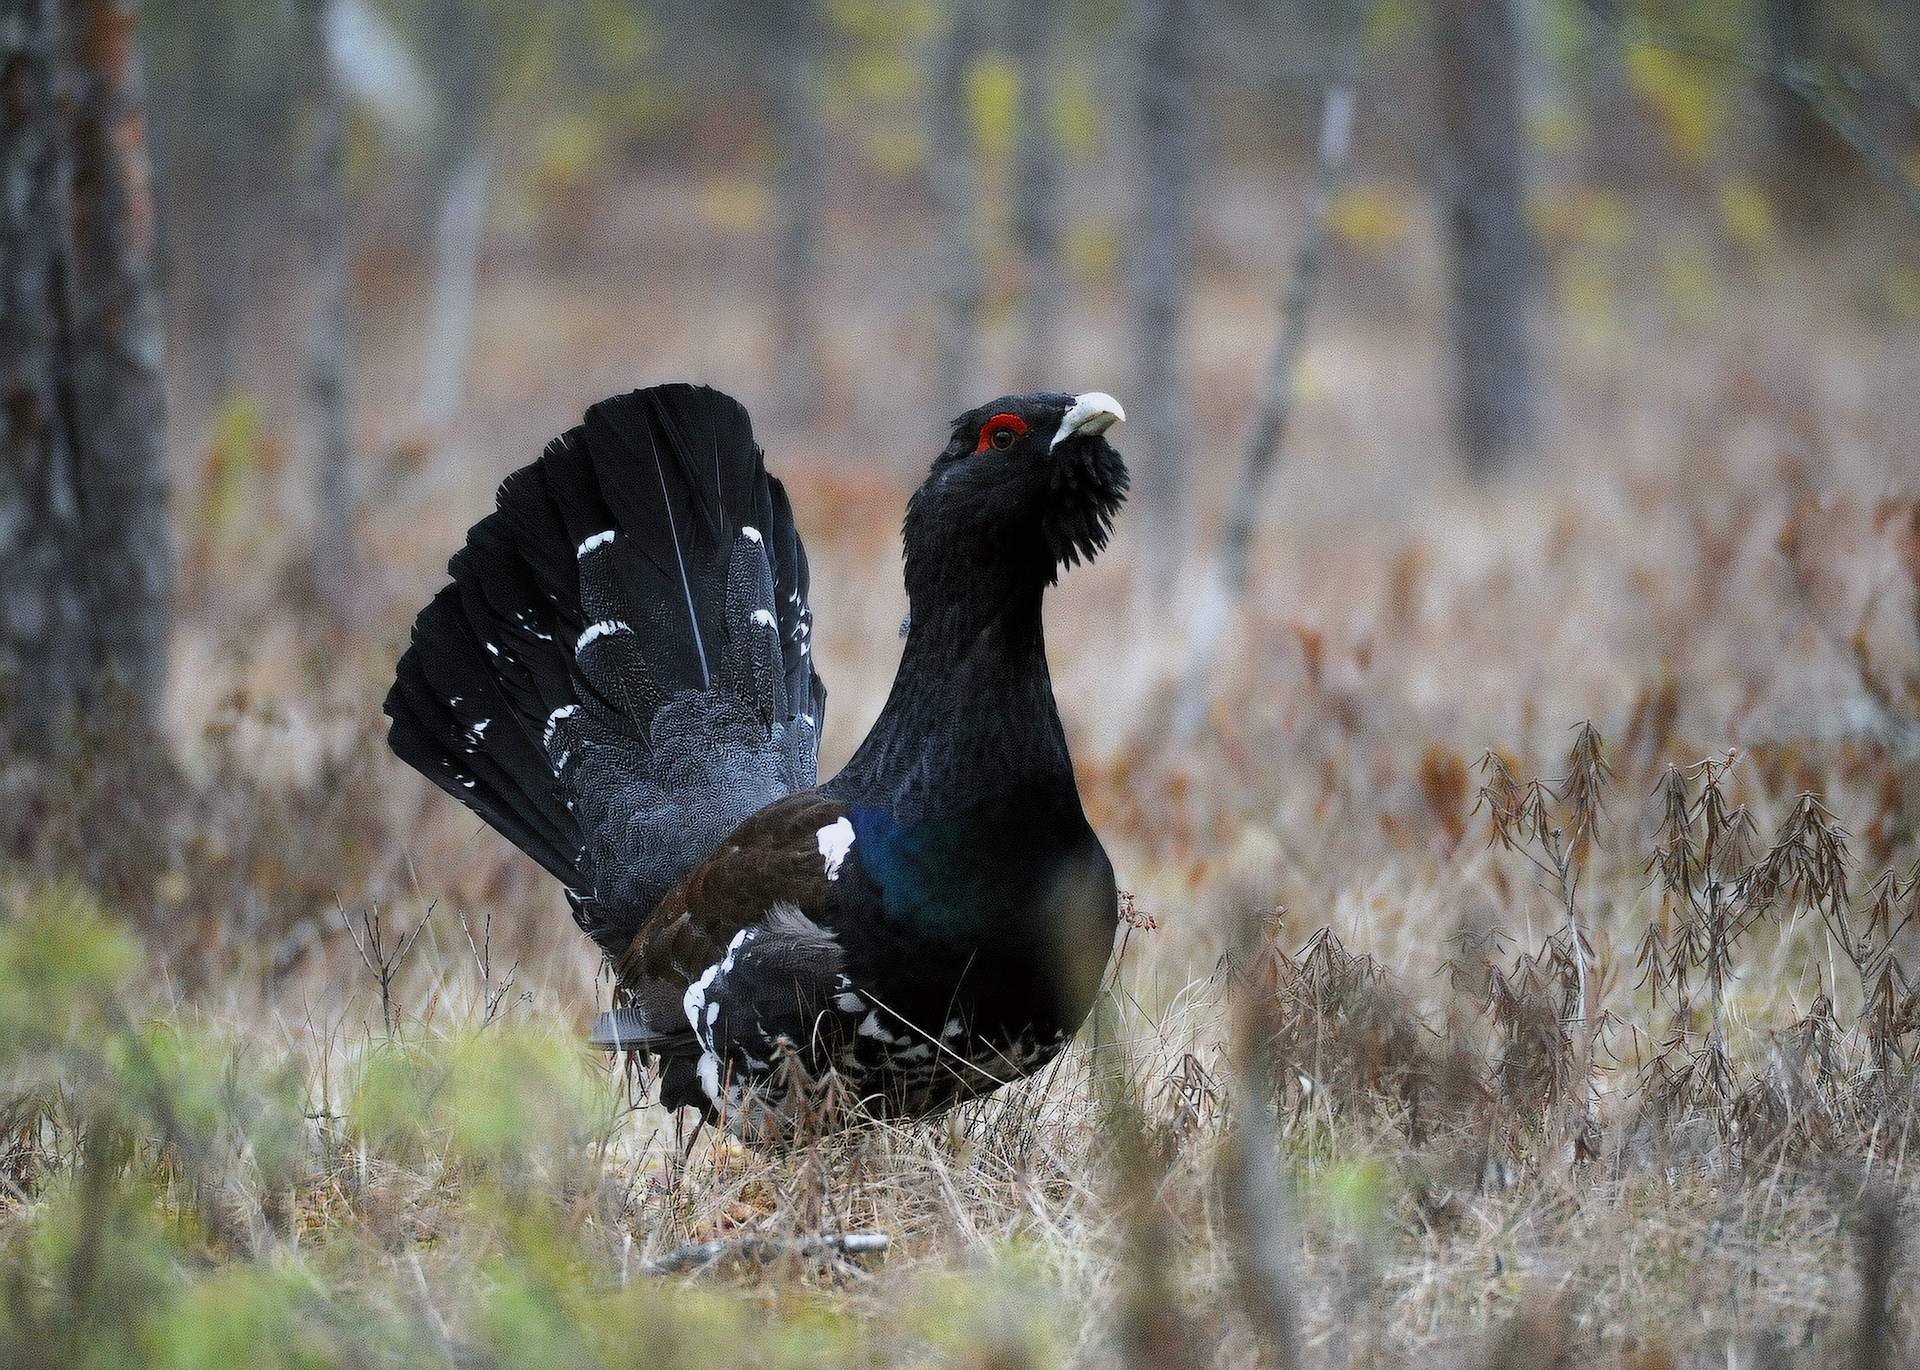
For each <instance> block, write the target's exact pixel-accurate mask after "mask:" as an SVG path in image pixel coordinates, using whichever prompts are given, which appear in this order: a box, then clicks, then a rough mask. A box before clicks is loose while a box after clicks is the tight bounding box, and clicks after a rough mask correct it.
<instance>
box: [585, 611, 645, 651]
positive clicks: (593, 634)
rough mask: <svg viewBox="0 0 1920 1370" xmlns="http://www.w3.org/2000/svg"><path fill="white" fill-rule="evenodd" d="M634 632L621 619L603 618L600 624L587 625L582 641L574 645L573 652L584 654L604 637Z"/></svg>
mask: <svg viewBox="0 0 1920 1370" xmlns="http://www.w3.org/2000/svg"><path fill="white" fill-rule="evenodd" d="M632 631H633V629H632V628H630V627H628V626H627V624H626V623H625V622H624V621H623V620H621V619H617V618H603V619H601V620H600V621H599V622H598V623H589V624H588V625H587V631H586V632H584V633H582V634H580V640H579V641H578V642H576V643H574V645H573V650H574V651H575V652H576V653H579V652H584V651H586V650H587V647H588V645H589V644H591V643H594V642H598V641H599V640H600V639H601V638H603V637H612V636H613V635H614V634H615V633H630V632H632Z"/></svg>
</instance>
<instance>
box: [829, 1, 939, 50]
mask: <svg viewBox="0 0 1920 1370" xmlns="http://www.w3.org/2000/svg"><path fill="white" fill-rule="evenodd" d="M827 18H828V20H829V21H831V22H832V24H833V25H834V27H835V28H837V29H839V30H840V31H841V32H842V33H843V34H845V35H846V36H847V37H849V38H854V39H859V40H862V41H865V42H870V43H881V44H891V45H893V46H895V47H900V48H910V47H913V46H915V45H916V44H918V43H921V42H923V41H925V39H926V38H928V37H929V36H930V35H931V34H932V33H933V29H934V25H935V24H936V23H938V22H939V19H940V6H939V5H938V4H936V3H934V0H901V2H900V3H894V2H893V0H828V4H827Z"/></svg>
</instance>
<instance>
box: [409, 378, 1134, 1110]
mask: <svg viewBox="0 0 1920 1370" xmlns="http://www.w3.org/2000/svg"><path fill="white" fill-rule="evenodd" d="M1122 417H1123V414H1122V412H1121V409H1120V406H1119V405H1118V404H1117V403H1116V402H1115V401H1114V400H1113V399H1112V398H1111V397H1110V396H1108V395H1105V394H1100V393H1090V394H1081V395H1069V394H1032V395H1018V396H1010V397H1007V398H1004V399H999V400H995V401H994V402H992V403H991V404H986V405H982V406H981V407H980V408H978V409H975V410H973V411H971V412H969V413H967V414H964V415H962V416H961V417H960V418H959V419H958V420H956V421H955V422H954V424H953V427H952V433H951V436H950V439H949V441H948V442H947V445H946V447H945V449H944V450H943V451H942V452H941V453H940V454H939V456H938V457H936V458H935V459H934V462H933V467H932V470H931V472H930V473H929V475H928V476H927V478H926V480H925V482H924V483H923V484H922V485H921V486H920V487H919V489H918V490H917V491H916V493H915V494H914V495H913V497H912V499H911V500H910V502H909V504H908V507H907V513H906V520H905V524H904V542H905V574H906V588H907V594H908V600H909V616H908V626H907V628H906V644H905V648H904V651H903V655H902V658H901V662H900V667H899V672H898V674H897V675H896V676H895V678H894V682H893V687H892V691H891V693H890V694H889V696H888V698H887V702H886V705H885V707H884V708H883V709H882V710H881V712H880V715H879V717H878V718H877V719H876V720H875V721H874V724H873V727H872V729H871V731H870V732H869V733H868V734H867V737H866V740H865V741H864V742H862V743H861V744H860V747H859V748H858V750H857V751H856V752H855V753H854V755H853V758H852V759H851V760H850V761H849V762H848V763H847V765H846V767H845V768H844V769H843V770H842V771H841V772H840V773H839V774H838V775H836V776H834V777H833V779H831V780H829V781H827V782H826V783H825V784H819V783H817V779H816V760H817V756H818V750H819V740H820V730H821V723H822V719H823V717H824V713H825V707H826V689H825V687H824V686H823V684H822V683H821V680H820V676H819V673H818V672H817V671H816V670H815V668H814V664H813V653H812V642H811V638H812V634H813V616H812V611H811V609H810V608H809V605H808V582H807V558H806V552H805V549H804V548H803V546H802V544H801V541H800V536H799V532H798V530H797V529H796V528H795V526H794V519H793V512H792V509H791V507H790V506H789V504H788V501H787V496H786V492H785V490H784V489H783V488H782V487H781V484H780V482H779V481H778V480H776V479H774V478H773V477H772V476H770V475H769V474H768V473H767V469H766V464H765V460H764V458H763V455H762V453H761V451H760V449H759V447H758V446H757V445H756V443H755V440H754V436H753V431H752V427H751V424H750V422H749V420H748V417H747V413H746V410H745V409H743V408H742V407H741V406H740V405H739V404H738V403H737V402H735V401H734V400H732V399H730V398H728V397H727V396H726V395H723V394H721V393H719V392H718V391H715V390H711V389H708V388H705V387H696V386H689V385H663V386H657V387H654V388H652V389H647V390H640V391H636V392H634V393H632V394H628V395H623V396H620V397H618V398H614V399H609V400H605V401H603V402H601V403H599V404H596V405H594V406H593V407H592V408H590V409H589V410H588V411H587V413H586V418H585V421H584V422H583V423H582V424H581V425H580V426H578V427H576V428H574V429H572V430H571V431H569V432H568V433H566V434H565V435H564V436H562V437H560V438H559V439H558V440H556V441H555V442H553V443H552V444H551V445H549V446H548V448H547V450H546V452H545V454H544V455H543V456H542V457H541V458H540V460H538V461H537V462H535V463H533V464H532V465H530V466H527V467H524V468H523V469H521V470H519V471H516V472H514V473H513V474H512V475H511V476H509V477H507V479H506V481H505V482H504V483H503V484H502V485H501V487H500V491H499V497H498V507H497V509H496V510H495V511H494V512H493V513H491V514H489V515H488V516H487V517H485V518H483V519H481V520H480V522H479V523H477V524H475V525H474V527H473V529H472V530H471V532H470V533H469V534H468V537H467V543H466V546H465V547H463V548H462V549H461V550H460V551H459V552H458V553H456V554H455V556H454V557H453V559H452V561H451V563H450V564H449V570H450V572H451V573H452V577H453V579H452V583H451V584H449V585H448V586H446V588H444V589H443V590H441V591H440V592H439V594H438V595H436V596H435V597H434V599H433V601H432V602H431V603H429V604H428V605H427V607H426V608H425V609H424V610H422V611H421V613H420V615H419V617H418V619H417V620H416V622H415V623H414V627H413V641H412V645H411V646H410V647H409V648H408V649H407V651H406V653H405V654H404V655H403V656H402V657H401V659H400V664H399V669H398V673H397V679H396V680H395V683H394V685H393V688H392V690H391V691H390V692H389V694H388V696H387V700H386V711H387V713H388V715H389V716H390V717H391V719H392V726H391V730H390V732H389V741H390V743H391V745H392V747H393V749H394V751H395V752H397V753H398V754H399V755H400V757H401V758H402V759H403V760H405V761H406V762H407V763H408V764H410V765H412V766H414V767H416V768H417V769H419V770H420V771H421V772H423V773H424V774H425V775H427V776H428V778H430V779H431V780H433V781H434V783H436V784H437V785H439V786H440V787H441V788H442V789H444V790H446V791H447V792H448V793H449V794H451V795H452V796H453V797H454V798H456V799H458V800H460V801H461V802H462V803H464V804H466V805H467V806H468V807H469V808H471V809H473V810H474V812H476V813H477V814H479V815H480V817H481V818H483V819H484V820H486V822H487V823H489V824H491V825H492V826H493V827H494V828H495V829H497V830H498V831H499V832H500V833H501V834H502V835H503V836H505V837H506V838H507V839H508V840H509V841H511V842H513V843H514V844H515V845H516V846H518V847H519V848H520V849H521V850H523V851H525V852H526V853H527V854H528V855H530V856H531V857H533V858H534V860H536V861H538V862H539V863H540V864H541V865H542V866H544V867H545V868H546V869H547V870H548V871H550V872H552V874H553V875H554V876H555V877H556V878H557V879H558V880H559V881H560V882H561V884H562V885H564V886H565V888H566V891H567V897H568V901H569V903H570V905H571V907H572V909H573V912H574V916H575V919H576V920H577V921H578V923H579V924H580V927H581V928H582V929H583V930H584V931H585V932H586V934H587V935H588V936H589V937H591V938H592V939H593V940H594V942H596V943H597V944H598V945H599V947H600V949H601V950H602V951H603V952H604V953H605V956H606V958H607V961H608V963H609V964H610V966H611V967H612V970H613V974H614V980H615V987H616V990H615V1007H614V1009H613V1010H612V1011H611V1012H609V1013H606V1014H603V1015H602V1016H601V1018H600V1020H599V1023H598V1025H597V1026H596V1028H595V1029H594V1032H593V1038H592V1040H593V1042H594V1043H595V1044H596V1045H598V1046H601V1047H604V1048H606V1049H609V1050H624V1051H629V1052H635V1053H643V1054H645V1055H648V1056H651V1057H653V1058H657V1061H658V1064H659V1068H660V1098H661V1102H662V1103H663V1104H665V1105H666V1106H668V1107H670V1108H673V1107H679V1106H683V1105H691V1106H693V1107H695V1108H698V1109H701V1110H704V1111H705V1113H706V1114H708V1115H725V1116H728V1117H729V1118H730V1119H731V1120H733V1121H735V1122H736V1123H737V1122H738V1120H739V1119H740V1118H741V1117H744V1116H745V1115H746V1114H747V1113H749V1112H754V1111H758V1110H763V1109H765V1108H768V1107H772V1108H773V1109H774V1110H775V1112H774V1114H773V1115H772V1116H774V1117H776V1118H777V1116H778V1113H777V1109H778V1103H779V1100H778V1099H777V1098H772V1099H771V1102H769V1101H770V1096H773V1095H776V1094H777V1093H778V1083H777V1082H778V1080H780V1079H785V1078H789V1077H787V1076H784V1075H781V1074H780V1071H779V1065H780V1062H781V1061H782V1060H783V1059H784V1058H786V1057H788V1056H796V1055H797V1056H798V1058H799V1060H800V1061H801V1063H802V1064H803V1065H804V1066H805V1067H807V1068H808V1069H809V1070H810V1071H812V1072H815V1073H819V1072H822V1071H824V1070H826V1069H828V1068H832V1069H834V1070H836V1071H838V1072H839V1074H840V1075H841V1077H842V1078H843V1079H844V1080H845V1081H847V1082H848V1084H850V1086H851V1087H852V1088H853V1090H854V1091H855V1092H857V1094H858V1095H859V1096H860V1097H862V1098H863V1099H864V1100H865V1102H866V1105H867V1107H868V1109H870V1110H871V1111H872V1112H874V1113H876V1114H881V1115H891V1116H908V1117H912V1116H921V1115H925V1114H928V1113H932V1112H935V1111H937V1110H939V1109H941V1108H943V1107H945V1106H947V1105H949V1104H951V1103H953V1102H955V1101H958V1100H961V1099H965V1098H968V1097H970V1096H973V1095H977V1094H981V1093H984V1092H987V1091H990V1090H992V1089H995V1088H997V1087H998V1086H999V1085H1001V1084H1004V1083H1006V1082H1008V1081H1010V1080H1013V1079H1017V1078H1019V1077H1021V1076H1024V1075H1027V1074H1030V1073H1032V1072H1033V1071H1035V1070H1038V1069H1039V1068H1040V1067H1042V1066H1043V1065H1045V1064H1046V1063H1047V1062H1048V1061H1050V1060H1052V1059H1053V1057H1054V1056H1055V1055H1057V1054H1058V1053H1059V1052H1060V1050H1061V1049H1062V1047H1063V1046H1064V1045H1065V1043H1066V1042H1067V1040H1068V1039H1069V1038H1070V1037H1071V1036H1072V1035H1073V1033H1074V1032H1075V1031H1076V1030H1077V1029H1078V1028H1079V1026H1080V1024H1081V1022H1082V1021H1083V1020H1084V1018H1085V1017H1086V1015H1087V1013H1088V1011H1089V1010H1090V1008H1091V1006H1092V1002H1093V998H1094V995H1095V993H1096V990H1097V988H1098V985H1099V981H1100V977H1101V975H1102V973H1103V970H1104V967H1105V964H1106V961H1107V957H1108V954H1109V952H1110V950H1111V948H1112V943H1113V937H1114V932H1115V928H1116V926H1117V921H1118V919H1117V901H1116V895H1115V886H1114V874H1113V867H1112V865H1111V864H1110V862H1109V861H1108V859H1107V855H1106V852H1105V851H1104V850H1103V849H1102V847H1101V845H1100V841H1099V839H1098V837H1096V836H1095V834H1094V832H1093V829H1092V827H1091V826H1090V825H1089V824H1088V822H1087V819H1086V815H1085V813H1084V812H1083V809H1082V806H1081V801H1080V795H1079V791H1078V788H1077V787H1076V784H1075V781H1074V774H1073V768H1072V763H1071V760H1070V758H1069V756H1068V752H1067V742H1066V737H1065V734H1064V732H1063V731H1062V728H1061V724H1060V717H1059V714H1058V712H1057V710H1056V708H1055V704H1054V698H1053V689H1052V684H1051V682H1050V679H1049V677H1048V672H1047V659H1046V650H1045V643H1044V639H1043V635H1042V630H1041V598H1042V595H1043V592H1044V591H1045V590H1046V588H1047V587H1048V586H1049V585H1051V584H1053V583H1054V582H1055V581H1056V580H1057V578H1058V576H1059V573H1060V571H1061V570H1062V569H1063V568H1065V567H1070V566H1072V565H1074V564H1076V563H1077V562H1078V561H1080V560H1082V559H1091V558H1092V557H1093V556H1094V555H1095V554H1096V553H1098V552H1099V551H1100V550H1101V549H1102V548H1103V547H1104V546H1105V544H1106V541H1107V538H1108V536H1109V533H1110V531H1111V528H1112V521H1113V518H1114V516H1115V514H1116V512H1117V511H1118V509H1119V507H1120V504H1121V502H1122V500H1123V499H1124V498H1125V494H1126V489H1127V469H1126V465H1125V463H1124V462H1123V461H1122V459H1121V458H1120V455H1119V454H1118V453H1117V452H1115V451H1114V449H1113V447H1112V446H1111V445H1110V444H1109V443H1108V441H1107V439H1106V437H1105V433H1106V431H1107V429H1108V428H1110V427H1111V426H1112V425H1113V424H1114V423H1116V422H1117V421H1119V420H1120V419H1121V418H1122Z"/></svg>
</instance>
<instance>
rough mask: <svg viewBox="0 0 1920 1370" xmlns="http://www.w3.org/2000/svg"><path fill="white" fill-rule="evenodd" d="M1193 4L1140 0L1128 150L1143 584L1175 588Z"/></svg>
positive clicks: (1194, 148)
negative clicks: (1135, 189) (1135, 201)
mask: <svg viewBox="0 0 1920 1370" xmlns="http://www.w3.org/2000/svg"><path fill="white" fill-rule="evenodd" d="M1202 22H1203V20H1202V16H1201V15H1199V14H1197V13H1195V6H1194V4H1193V0H1142V3H1141V4H1140V5H1139V7H1138V19H1137V28H1136V30H1135V34H1134V51H1133V59H1134V71H1133V80H1132V84H1133V102H1134V110H1133V114H1134V143H1135V157H1136V160H1137V162H1138V166H1139V177H1140V181H1139V186H1140V191H1139V200H1140V218H1139V221H1138V222H1137V224H1136V226H1135V233H1136V237H1135V240H1134V244H1133V251H1132V263H1131V265H1132V270H1131V273H1130V274H1131V277H1132V294H1133V345H1134V368H1135V381H1134V389H1135V394H1136V396H1137V398H1138V409H1137V410H1136V414H1135V419H1134V422H1135V424H1136V426H1137V427H1138V428H1139V430H1140V461H1139V463H1138V468H1137V469H1138V476H1137V479H1136V484H1135V486H1134V490H1135V499H1136V500H1137V501H1138V502H1139V507H1140V513H1141V521H1142V523H1143V525H1144V532H1145V560H1144V562H1143V575H1144V583H1145V585H1146V586H1147V587H1148V588H1149V589H1150V590H1151V591H1152V592H1153V593H1154V594H1155V595H1157V596H1164V595H1165V594H1166V593H1168V592H1169V591H1170V590H1171V588H1172V582H1173V578H1174V573H1175V570H1176V568H1177V567H1178V566H1179V564H1180V559H1181V556H1182V554H1183V553H1184V551H1185V549H1186V544H1187V518H1188V511H1187V508H1186V485H1187V482H1186V480H1185V474H1184V462H1183V457H1184V456H1185V455H1186V452H1185V446H1186V443H1187V440H1188V435H1189V432H1190V429H1189V426H1188V423H1187V396H1186V367H1185V351H1186V349H1185V326H1184V319H1185V314H1186V307H1187V295H1188V293H1189V291H1190V290H1191V289H1192V282H1193V265H1194V250H1193V249H1194V208H1193V198H1194V196H1193V192H1194V185H1195V181H1196V177H1197V175H1198V165H1197V163H1198V161H1199V156H1200V151H1201V148H1200V136H1199V117H1198V107H1197V94H1198V92H1197V90H1196V88H1195V71H1194V65H1195V63H1194V56H1195V54H1194V46H1195V43H1196V41H1197V33H1198V26H1199V25H1200V24H1201V23H1202Z"/></svg>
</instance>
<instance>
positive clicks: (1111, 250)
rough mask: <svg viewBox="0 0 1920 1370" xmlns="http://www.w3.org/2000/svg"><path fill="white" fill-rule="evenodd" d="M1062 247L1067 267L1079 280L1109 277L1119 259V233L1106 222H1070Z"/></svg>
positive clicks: (1099, 279)
mask: <svg viewBox="0 0 1920 1370" xmlns="http://www.w3.org/2000/svg"><path fill="white" fill-rule="evenodd" d="M1062 246H1063V247H1064V248H1065V249H1066V258H1067V269H1068V270H1069V271H1071V272H1072V273H1073V274H1074V275H1075V276H1076V277H1078V278H1079V279H1081V280H1083V281H1104V280H1110V279H1112V277H1113V274H1114V271H1115V269H1116V268H1117V267H1118V265H1119V262H1120V235H1119V232H1118V230H1116V229H1115V228H1114V226H1113V225H1112V224H1109V223H1089V222H1085V221H1082V222H1078V223H1074V224H1070V225H1069V226H1068V228H1067V232H1066V237H1065V238H1064V240H1063V242H1062Z"/></svg>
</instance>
